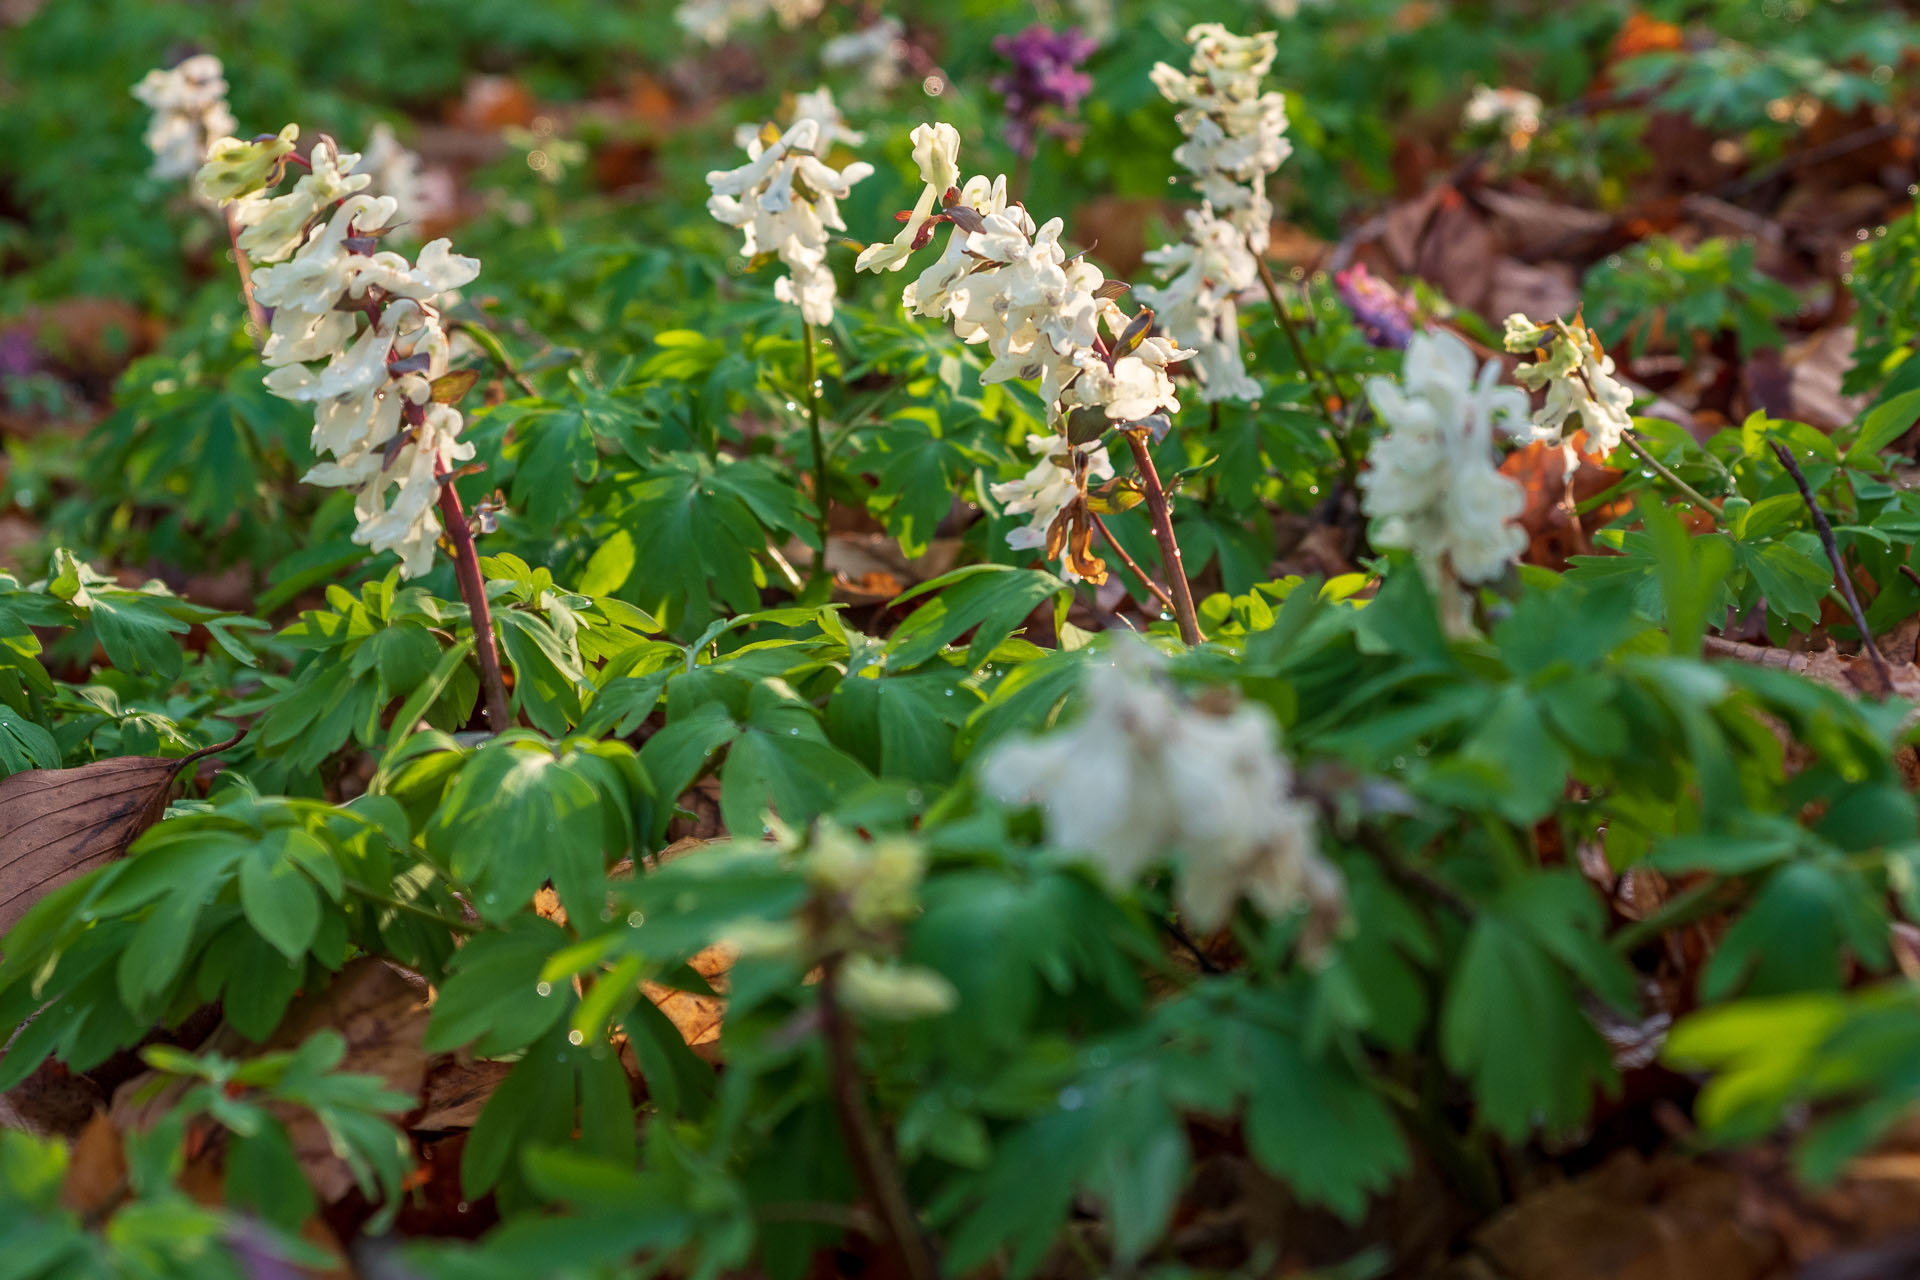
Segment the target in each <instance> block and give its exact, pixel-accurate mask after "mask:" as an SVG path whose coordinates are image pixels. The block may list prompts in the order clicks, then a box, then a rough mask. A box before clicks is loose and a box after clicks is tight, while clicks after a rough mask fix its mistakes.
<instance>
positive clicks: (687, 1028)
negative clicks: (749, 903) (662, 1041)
mask: <svg viewBox="0 0 1920 1280" xmlns="http://www.w3.org/2000/svg"><path fill="white" fill-rule="evenodd" d="M733 961H734V953H733V950H732V948H730V947H727V946H725V945H723V944H720V943H715V944H714V945H713V946H710V947H708V948H706V950H704V951H702V952H700V953H699V954H698V955H696V956H694V957H693V958H692V959H690V960H688V961H687V964H688V965H689V966H690V967H691V968H692V969H693V971H694V972H695V973H697V974H699V975H700V976H701V977H703V978H705V979H706V980H707V982H708V983H709V984H710V985H711V986H712V987H713V989H714V991H715V992H716V993H718V994H715V995H710V996H706V995H701V994H699V993H698V992H694V991H681V990H680V989H678V988H677V987H669V986H666V985H664V984H662V983H658V982H643V983H641V984H640V990H641V991H642V992H644V993H645V994H646V997H647V999H649V1000H651V1001H653V1003H654V1005H655V1006H656V1007H657V1008H658V1009H659V1010H660V1012H662V1013H664V1014H666V1015H667V1020H668V1021H669V1022H671V1023H673V1025H674V1029H675V1030H677V1031H679V1033H680V1038H681V1039H682V1040H685V1041H686V1042H687V1047H688V1048H689V1049H692V1050H693V1051H694V1052H696V1053H698V1054H699V1055H700V1056H701V1057H703V1058H706V1059H707V1060H709V1061H712V1060H714V1059H715V1058H717V1057H718V1056H719V1051H720V1028H721V1025H722V1023H723V1022H724V1021H725V1019H726V1012H727V1000H726V990H727V971H728V970H730V969H732V968H733Z"/></svg>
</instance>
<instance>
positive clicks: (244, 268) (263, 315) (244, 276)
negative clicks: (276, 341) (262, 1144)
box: [227, 205, 273, 342]
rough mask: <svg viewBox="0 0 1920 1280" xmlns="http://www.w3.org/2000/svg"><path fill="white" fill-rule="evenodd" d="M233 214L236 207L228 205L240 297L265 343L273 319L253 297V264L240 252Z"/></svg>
mask: <svg viewBox="0 0 1920 1280" xmlns="http://www.w3.org/2000/svg"><path fill="white" fill-rule="evenodd" d="M233 212H234V207H233V206H232V205H228V206H227V240H228V242H229V243H231V244H232V245H233V265H234V266H235V267H236V268H238V269H239V272H240V296H241V297H243V298H245V299H246V300H247V314H248V315H249V316H251V317H252V318H253V327H254V328H255V329H257V330H259V331H260V341H261V342H265V341H266V340H267V330H269V329H271V328H272V327H273V318H272V317H271V316H269V315H268V314H267V309H266V308H265V307H263V306H261V305H260V303H259V302H258V300H256V299H255V298H254V296H253V264H252V263H251V262H248V261H247V255H246V254H244V253H242V252H241V251H240V224H239V223H238V222H237V221H235V220H234V216H233Z"/></svg>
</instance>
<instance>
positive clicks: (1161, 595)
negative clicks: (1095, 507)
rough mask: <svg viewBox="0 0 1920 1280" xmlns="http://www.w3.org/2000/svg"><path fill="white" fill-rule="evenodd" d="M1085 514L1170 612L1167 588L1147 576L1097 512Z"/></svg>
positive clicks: (1169, 598) (1171, 603) (1126, 564)
mask: <svg viewBox="0 0 1920 1280" xmlns="http://www.w3.org/2000/svg"><path fill="white" fill-rule="evenodd" d="M1087 515H1088V516H1089V517H1091V518H1092V520H1093V527H1094V528H1096V529H1098V530H1099V531H1100V536H1101V537H1103V538H1105V539H1106V540H1107V545H1108V546H1109V547H1112V548H1113V554H1114V555H1116V556H1119V557H1120V563H1121V564H1123V565H1125V566H1127V568H1128V569H1130V570H1132V571H1133V576H1134V577H1136V578H1138V579H1140V581H1141V583H1142V585H1144V586H1145V587H1146V589H1147V591H1148V592H1149V593H1150V594H1151V595H1152V596H1153V598H1154V599H1155V600H1158V601H1159V602H1160V606H1161V607H1162V608H1163V609H1165V610H1166V611H1167V612H1168V613H1172V612H1173V597H1172V596H1170V595H1168V594H1167V589H1166V588H1165V587H1163V586H1161V585H1160V584H1159V583H1157V582H1155V581H1154V580H1153V579H1152V578H1149V577H1148V576H1147V571H1146V570H1145V569H1142V568H1141V567H1140V566H1139V564H1138V563H1137V562H1136V561H1135V560H1134V558H1133V557H1132V556H1130V555H1128V554H1127V549H1126V548H1125V547H1123V546H1121V545H1120V544H1119V542H1118V541H1116V540H1115V539H1114V536H1113V531H1112V530H1111V529H1108V528H1107V522H1106V521H1104V520H1102V519H1101V518H1100V513H1099V512H1097V511H1089V512H1087Z"/></svg>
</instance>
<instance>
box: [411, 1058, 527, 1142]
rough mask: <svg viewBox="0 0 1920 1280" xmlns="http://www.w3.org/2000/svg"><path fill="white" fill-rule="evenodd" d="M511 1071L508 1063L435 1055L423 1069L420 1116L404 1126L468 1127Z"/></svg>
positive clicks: (428, 1128) (425, 1130)
mask: <svg viewBox="0 0 1920 1280" xmlns="http://www.w3.org/2000/svg"><path fill="white" fill-rule="evenodd" d="M512 1070H513V1064H512V1063H511V1062H493V1061H490V1060H487V1059H477V1060H473V1061H462V1060H461V1059H460V1057H459V1055H457V1054H451V1053H449V1054H443V1055H441V1056H440V1057H437V1058H435V1059H434V1060H433V1062H432V1064H431V1065H430V1066H429V1067H428V1068H427V1079H426V1084H425V1086H424V1088H423V1091H422V1093H421V1096H420V1107H421V1111H420V1115H419V1117H418V1118H417V1119H415V1120H414V1121H413V1122H412V1123H411V1124H409V1125H408V1126H407V1127H408V1128H409V1129H412V1130H413V1131H414V1132H416V1133H445V1132H447V1131H449V1130H453V1129H471V1128H472V1127H473V1122H474V1121H475V1120H477V1119H479V1118H480V1110H481V1108H482V1107H484V1106H486V1105H487V1099H488V1098H491V1097H492V1096H493V1091H494V1090H495V1089H497V1088H499V1087H500V1082H501V1081H502V1080H504V1079H506V1078H507V1073H508V1072H510V1071H512Z"/></svg>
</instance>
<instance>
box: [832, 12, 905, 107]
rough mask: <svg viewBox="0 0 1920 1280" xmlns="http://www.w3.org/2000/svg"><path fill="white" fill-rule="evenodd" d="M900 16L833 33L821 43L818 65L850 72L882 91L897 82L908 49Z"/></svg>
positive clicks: (869, 85)
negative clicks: (838, 34)
mask: <svg viewBox="0 0 1920 1280" xmlns="http://www.w3.org/2000/svg"><path fill="white" fill-rule="evenodd" d="M905 35H906V28H905V27H904V26H902V25H901V24H900V19H898V18H894V17H882V18H880V19H879V20H877V21H875V22H874V23H872V24H871V25H869V26H866V27H862V28H861V29H860V30H858V31H853V32H849V33H848V34H846V35H844V36H835V37H833V39H831V40H829V41H827V42H826V43H825V44H823V45H821V46H820V65H821V66H823V67H830V68H833V69H836V70H843V71H849V72H851V73H852V74H853V75H854V76H855V77H856V78H857V79H858V80H859V82H860V83H861V84H863V85H865V86H866V87H867V88H869V89H872V90H873V91H875V92H877V93H885V92H886V91H887V90H888V89H891V88H893V86H894V85H896V84H898V83H900V77H901V73H902V72H903V71H904V70H905V68H906V63H907V56H908V54H909V52H910V50H909V48H908V46H907V42H906V40H905V38H904V37H905Z"/></svg>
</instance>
